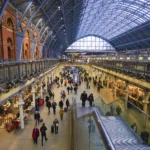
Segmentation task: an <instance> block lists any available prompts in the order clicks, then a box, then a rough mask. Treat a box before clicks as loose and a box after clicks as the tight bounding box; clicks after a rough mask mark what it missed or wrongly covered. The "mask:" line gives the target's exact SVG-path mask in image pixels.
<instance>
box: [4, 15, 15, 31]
mask: <svg viewBox="0 0 150 150" xmlns="http://www.w3.org/2000/svg"><path fill="white" fill-rule="evenodd" d="M6 23H7V27H8V28H10V29H12V30H14V23H13V21H12V19H11V18H10V17H8V18H7V20H6Z"/></svg>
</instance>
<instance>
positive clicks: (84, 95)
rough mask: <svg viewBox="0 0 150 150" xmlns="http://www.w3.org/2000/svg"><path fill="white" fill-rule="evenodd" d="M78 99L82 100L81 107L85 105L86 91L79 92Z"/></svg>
mask: <svg viewBox="0 0 150 150" xmlns="http://www.w3.org/2000/svg"><path fill="white" fill-rule="evenodd" d="M80 100H81V101H82V107H85V101H86V100H87V93H86V92H85V91H84V92H83V93H82V94H81V96H80Z"/></svg>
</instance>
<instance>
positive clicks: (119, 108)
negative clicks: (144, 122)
mask: <svg viewBox="0 0 150 150" xmlns="http://www.w3.org/2000/svg"><path fill="white" fill-rule="evenodd" d="M116 113H117V115H118V116H120V114H121V113H122V110H121V107H120V106H119V105H118V106H117V108H116Z"/></svg>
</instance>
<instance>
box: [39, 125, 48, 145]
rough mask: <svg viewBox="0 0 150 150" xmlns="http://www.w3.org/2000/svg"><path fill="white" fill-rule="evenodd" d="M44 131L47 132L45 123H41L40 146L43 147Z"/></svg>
mask: <svg viewBox="0 0 150 150" xmlns="http://www.w3.org/2000/svg"><path fill="white" fill-rule="evenodd" d="M46 130H47V127H46V126H45V123H43V124H42V127H41V128H40V131H41V137H42V146H43V138H44V137H45V141H47V137H46Z"/></svg>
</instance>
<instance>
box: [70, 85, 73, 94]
mask: <svg viewBox="0 0 150 150" xmlns="http://www.w3.org/2000/svg"><path fill="white" fill-rule="evenodd" d="M72 90H73V87H72V85H71V87H70V92H71V93H72Z"/></svg>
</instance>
